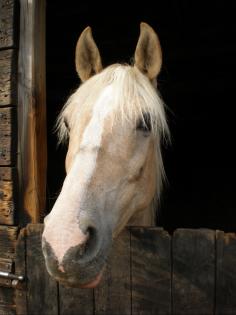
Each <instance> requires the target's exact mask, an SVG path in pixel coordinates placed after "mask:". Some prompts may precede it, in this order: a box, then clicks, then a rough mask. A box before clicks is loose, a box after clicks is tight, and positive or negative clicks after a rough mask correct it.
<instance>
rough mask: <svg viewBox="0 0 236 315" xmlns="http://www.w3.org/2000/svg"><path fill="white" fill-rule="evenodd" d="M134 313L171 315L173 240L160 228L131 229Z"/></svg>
mask: <svg viewBox="0 0 236 315" xmlns="http://www.w3.org/2000/svg"><path fill="white" fill-rule="evenodd" d="M131 273H132V276H131V281H132V284H131V288H132V314H137V315H138V314H140V315H141V314H142V315H149V314H150V315H151V314H153V315H154V314H155V315H158V314H161V315H164V314H171V238H170V235H169V234H168V232H166V231H164V230H163V229H161V228H132V229H131Z"/></svg>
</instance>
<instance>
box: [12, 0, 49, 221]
mask: <svg viewBox="0 0 236 315" xmlns="http://www.w3.org/2000/svg"><path fill="white" fill-rule="evenodd" d="M20 4H21V11H20V47H19V63H18V65H19V67H18V72H19V75H18V139H19V140H18V151H19V159H18V169H19V183H20V187H19V191H20V196H21V198H22V199H21V200H20V203H21V204H22V209H23V211H22V213H21V215H20V218H22V221H23V224H25V223H26V222H28V223H29V222H31V223H38V222H40V221H41V220H42V218H43V216H44V210H45V209H44V207H45V196H46V193H45V192H46V171H47V170H46V164H47V151H46V132H47V131H46V92H45V90H46V89H45V85H46V76H45V24H46V23H45V0H40V1H37V0H32V1H30V0H21V1H20Z"/></svg>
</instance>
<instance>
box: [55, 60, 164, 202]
mask: <svg viewBox="0 0 236 315" xmlns="http://www.w3.org/2000/svg"><path fill="white" fill-rule="evenodd" d="M108 86H111V87H112V91H113V93H114V95H113V98H112V102H110V103H109V104H103V105H102V106H112V111H111V112H112V120H113V122H114V121H117V120H118V121H119V123H120V124H121V125H122V124H124V123H127V122H128V123H130V124H132V125H133V126H134V127H135V126H136V125H137V121H139V120H140V119H143V122H144V123H145V121H144V114H146V113H148V114H149V115H150V124H151V132H152V133H153V134H154V136H155V139H156V171H157V187H156V188H157V189H156V198H155V200H156V201H157V200H158V199H159V197H160V193H161V188H162V182H163V179H164V178H165V172H164V167H163V162H162V156H161V139H162V138H163V137H164V138H166V139H169V129H168V125H167V122H166V116H165V111H164V103H163V101H162V99H161V97H160V96H159V94H158V92H157V90H156V89H155V88H154V86H153V85H152V84H151V83H150V80H149V79H148V78H147V77H146V76H145V75H143V74H142V73H141V72H140V71H139V70H138V69H137V68H136V67H134V66H130V65H121V64H114V65H111V66H109V67H107V68H105V69H104V70H103V71H102V72H100V73H98V74H96V75H94V76H93V77H92V78H90V79H89V80H87V81H85V82H84V83H83V84H82V85H81V86H80V87H79V88H78V89H77V90H76V91H75V92H74V93H73V94H72V95H71V96H70V97H69V99H68V101H67V102H66V104H65V106H64V107H63V109H62V111H61V113H60V115H59V117H58V120H57V124H56V127H57V130H58V138H59V142H65V141H66V140H67V139H68V136H69V134H68V133H69V132H68V128H67V127H66V124H65V121H66V122H67V123H68V125H69V126H70V129H72V128H76V126H78V125H79V122H80V119H82V118H83V117H84V116H85V115H86V114H88V113H90V112H91V109H92V107H93V105H94V104H95V102H96V100H97V99H98V97H99V95H100V93H101V92H102V91H103V90H104V89H105V88H106V87H108ZM156 201H154V203H155V204H156ZM154 208H155V205H154Z"/></svg>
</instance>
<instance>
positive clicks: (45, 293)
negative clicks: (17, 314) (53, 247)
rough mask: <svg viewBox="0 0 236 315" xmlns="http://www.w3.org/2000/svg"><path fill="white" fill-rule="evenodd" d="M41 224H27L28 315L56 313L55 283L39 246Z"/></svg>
mask: <svg viewBox="0 0 236 315" xmlns="http://www.w3.org/2000/svg"><path fill="white" fill-rule="evenodd" d="M42 232H43V225H42V224H29V225H28V226H27V240H26V248H27V255H26V274H27V278H28V281H27V301H28V314H30V315H39V314H44V315H57V314H58V300H57V283H56V281H54V280H53V279H52V278H51V277H50V276H49V274H48V272H47V270H46V267H45V261H44V257H43V253H42V248H41V237H42Z"/></svg>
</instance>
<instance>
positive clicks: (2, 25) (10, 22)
mask: <svg viewBox="0 0 236 315" xmlns="http://www.w3.org/2000/svg"><path fill="white" fill-rule="evenodd" d="M15 7H16V1H15V0H1V1H0V48H8V47H12V46H13V45H14V44H15V40H14V39H15V36H14V35H15V34H14V32H15V30H14V24H15V19H14V17H15V14H14V13H15Z"/></svg>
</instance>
